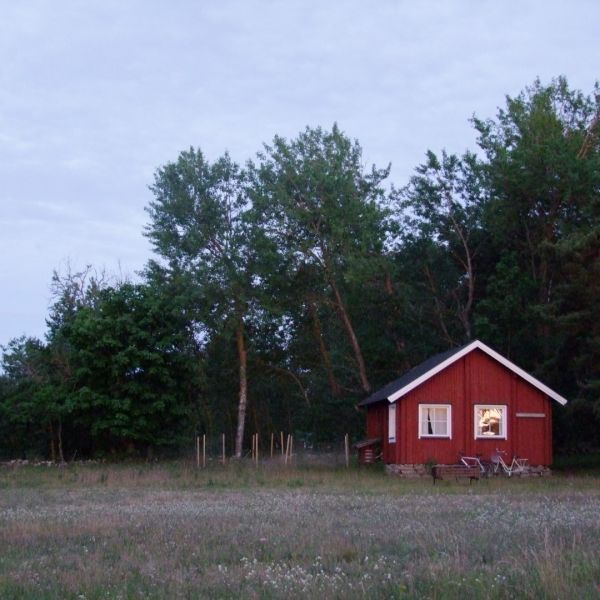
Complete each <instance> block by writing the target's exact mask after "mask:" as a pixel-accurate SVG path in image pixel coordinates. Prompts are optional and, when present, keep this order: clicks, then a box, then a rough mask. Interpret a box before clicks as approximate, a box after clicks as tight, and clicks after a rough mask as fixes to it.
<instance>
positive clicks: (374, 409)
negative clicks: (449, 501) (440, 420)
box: [367, 350, 552, 465]
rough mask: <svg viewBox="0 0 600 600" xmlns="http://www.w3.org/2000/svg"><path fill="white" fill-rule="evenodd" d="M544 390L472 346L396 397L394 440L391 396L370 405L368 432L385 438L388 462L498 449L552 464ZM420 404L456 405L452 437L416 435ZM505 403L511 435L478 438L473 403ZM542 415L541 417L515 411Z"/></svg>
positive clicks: (447, 458)
mask: <svg viewBox="0 0 600 600" xmlns="http://www.w3.org/2000/svg"><path fill="white" fill-rule="evenodd" d="M551 402H552V400H550V399H549V398H548V397H547V396H546V395H545V394H544V393H542V392H541V391H539V390H538V389H537V388H535V387H533V386H532V385H531V384H529V383H528V382H527V381H525V380H523V379H521V378H520V377H519V376H518V375H516V374H515V373H513V372H512V371H510V370H509V369H507V368H506V367H504V366H503V365H501V364H500V363H498V362H497V361H495V360H494V359H493V358H491V357H490V356H488V355H487V354H485V353H484V352H482V351H480V350H474V351H473V352H471V353H469V354H467V355H466V356H464V357H463V358H461V359H459V360H458V361H457V362H455V363H454V364H452V365H450V366H449V367H448V368H446V369H444V370H443V371H441V372H440V373H438V374H437V375H434V376H433V377H432V378H431V379H429V380H428V381H426V382H424V383H423V384H421V385H420V386H418V387H417V388H415V389H414V390H412V391H411V392H409V393H408V394H407V395H406V396H403V397H402V398H400V399H399V400H398V401H397V409H396V443H393V444H390V443H389V442H388V431H387V427H388V418H387V410H388V405H389V403H388V402H387V401H385V402H381V403H377V404H375V405H372V406H369V407H368V411H367V435H368V437H382V438H383V456H384V461H385V462H386V463H397V464H423V463H426V462H430V461H435V462H439V463H446V464H452V463H455V462H457V460H458V453H459V452H464V453H465V454H467V455H477V454H481V455H482V456H483V457H484V458H486V459H489V457H490V456H491V455H492V453H494V452H495V450H496V448H499V449H501V450H505V451H506V457H507V458H508V460H511V459H512V456H513V454H517V455H518V456H521V457H524V458H528V459H529V463H530V464H532V465H550V464H551V463H552V407H551ZM419 404H450V405H452V437H451V438H450V439H448V438H421V439H419V437H418V427H419V412H418V411H419ZM476 404H503V405H506V406H507V413H508V414H507V423H506V428H507V431H506V433H507V439H505V440H504V439H497V438H496V439H481V438H479V439H475V430H474V427H475V424H474V406H475V405H476ZM518 413H525V414H529V415H531V414H532V413H533V414H542V413H543V414H544V415H545V416H544V417H543V418H540V417H531V416H517V415H518Z"/></svg>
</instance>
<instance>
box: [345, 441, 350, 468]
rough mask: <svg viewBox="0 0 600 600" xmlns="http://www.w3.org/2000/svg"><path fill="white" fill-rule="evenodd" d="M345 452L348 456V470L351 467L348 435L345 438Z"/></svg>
mask: <svg viewBox="0 0 600 600" xmlns="http://www.w3.org/2000/svg"><path fill="white" fill-rule="evenodd" d="M344 451H345V454H346V468H348V467H349V466H350V438H349V437H348V434H346V435H345V436H344Z"/></svg>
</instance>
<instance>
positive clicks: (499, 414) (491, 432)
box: [475, 405, 506, 438]
mask: <svg viewBox="0 0 600 600" xmlns="http://www.w3.org/2000/svg"><path fill="white" fill-rule="evenodd" d="M475 437H478V438H479V437H481V438H494V437H501V438H503V437H506V407H505V406H492V405H490V406H486V405H477V406H476V407H475Z"/></svg>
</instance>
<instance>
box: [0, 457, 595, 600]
mask: <svg viewBox="0 0 600 600" xmlns="http://www.w3.org/2000/svg"><path fill="white" fill-rule="evenodd" d="M522 597H533V598H598V597H600V479H599V478H597V477H593V476H591V477H585V476H577V477H566V476H554V477H552V478H549V479H525V480H507V479H501V480H492V481H482V482H480V483H479V484H473V485H471V486H470V485H469V484H468V483H465V482H460V483H449V482H442V483H441V484H439V485H436V486H435V487H434V486H433V485H432V484H431V481H430V480H425V481H401V480H398V479H395V478H390V477H387V476H385V475H384V474H383V473H382V472H381V471H378V470H368V469H348V470H346V469H326V468H317V467H312V468H294V469H291V468H288V469H286V468H284V467H282V466H276V465H270V466H268V465H265V466H263V467H259V468H258V469H256V468H254V467H252V466H250V465H231V466H229V467H225V468H224V467H217V466H214V467H210V468H208V469H206V470H202V471H198V470H196V469H195V468H194V467H193V466H191V465H189V464H186V463H182V462H181V463H168V464H156V465H150V466H145V465H117V466H107V465H102V464H97V465H79V466H73V465H71V466H69V467H66V468H63V469H59V468H56V467H32V466H28V467H19V468H16V469H11V468H6V467H0V598H2V599H7V598H36V599H37V598H74V599H84V598H85V599H92V598H315V599H316V598H344V599H345V598H461V599H465V598H522Z"/></svg>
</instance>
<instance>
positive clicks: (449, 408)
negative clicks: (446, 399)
mask: <svg viewBox="0 0 600 600" xmlns="http://www.w3.org/2000/svg"><path fill="white" fill-rule="evenodd" d="M429 408H445V409H446V434H445V435H440V434H437V433H433V434H430V433H423V411H424V410H427V409H429ZM418 433H419V439H422V438H426V439H427V438H438V439H440V438H441V439H452V405H451V404H419V432H418Z"/></svg>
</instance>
